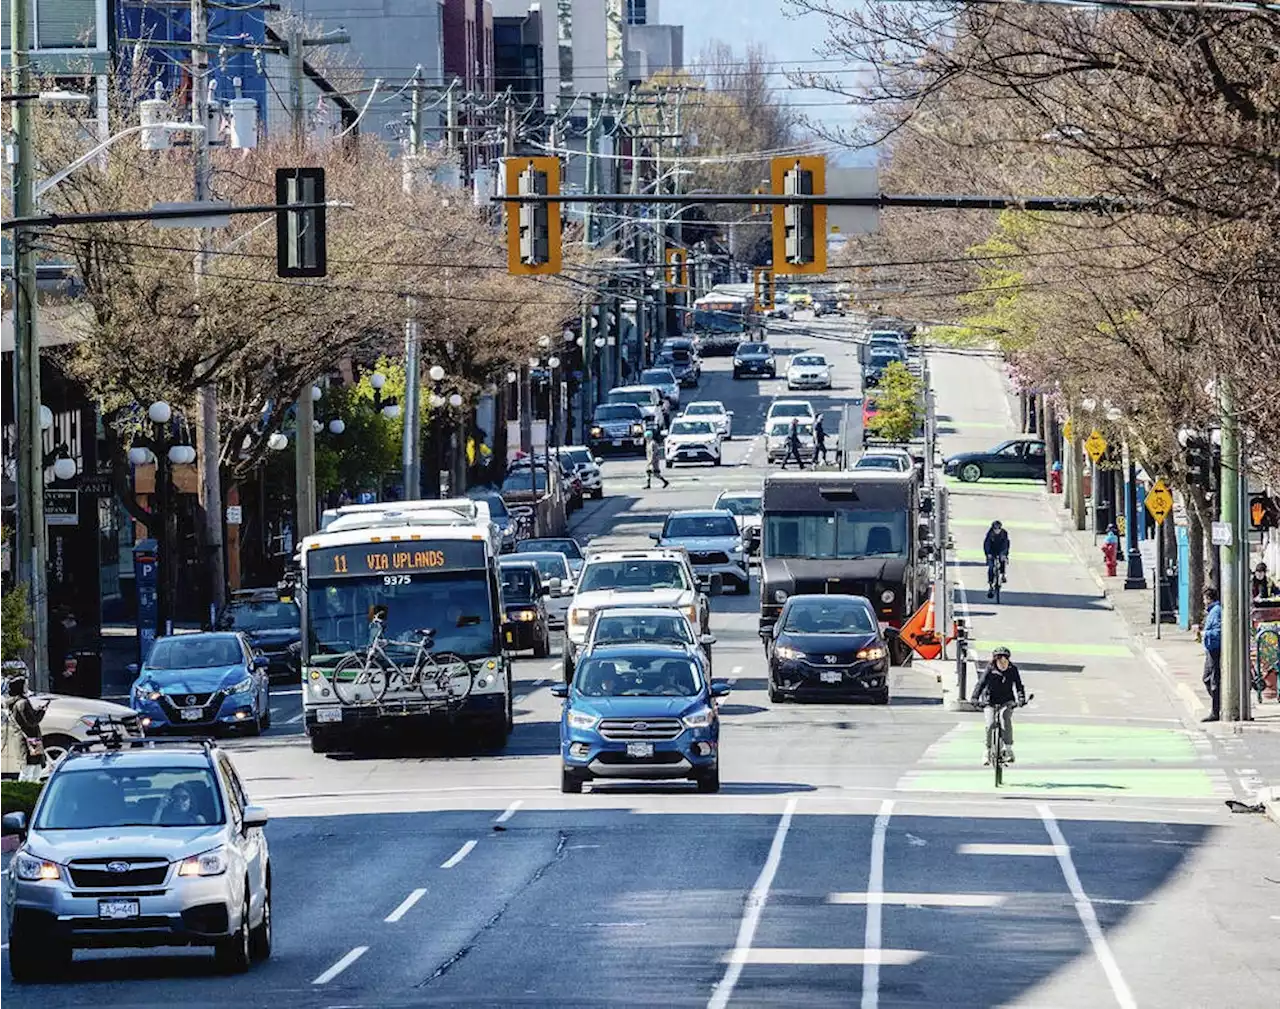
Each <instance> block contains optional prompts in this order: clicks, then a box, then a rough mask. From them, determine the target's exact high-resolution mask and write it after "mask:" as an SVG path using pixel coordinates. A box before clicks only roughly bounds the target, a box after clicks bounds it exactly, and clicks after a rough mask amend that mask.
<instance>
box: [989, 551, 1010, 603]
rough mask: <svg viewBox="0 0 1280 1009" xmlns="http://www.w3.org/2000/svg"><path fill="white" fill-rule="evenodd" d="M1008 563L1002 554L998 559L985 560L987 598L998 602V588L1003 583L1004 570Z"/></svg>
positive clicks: (1007, 559)
mask: <svg viewBox="0 0 1280 1009" xmlns="http://www.w3.org/2000/svg"><path fill="white" fill-rule="evenodd" d="M1008 563H1009V558H1008V557H1006V556H1005V555H1004V554H1001V555H1000V556H999V557H988V558H987V597H988V598H994V599H995V601H996V602H997V603H998V602H1000V586H1001V585H1003V584H1004V581H1005V569H1006V566H1007V565H1008Z"/></svg>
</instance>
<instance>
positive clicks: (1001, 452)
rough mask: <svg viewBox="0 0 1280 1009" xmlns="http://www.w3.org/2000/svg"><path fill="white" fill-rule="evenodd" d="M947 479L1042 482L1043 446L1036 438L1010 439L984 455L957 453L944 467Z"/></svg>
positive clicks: (969, 481) (968, 481) (966, 481)
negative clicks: (955, 477)
mask: <svg viewBox="0 0 1280 1009" xmlns="http://www.w3.org/2000/svg"><path fill="white" fill-rule="evenodd" d="M943 467H944V472H945V473H946V474H947V476H958V477H959V478H960V479H961V480H963V481H964V482H965V483H973V482H974V481H976V480H981V479H983V478H984V477H990V478H994V479H1006V480H1009V479H1012V480H1043V479H1044V442H1043V441H1041V440H1040V439H1039V438H1035V437H1031V438H1012V439H1010V440H1009V441H1005V442H1001V443H1000V444H999V445H997V446H996V447H995V448H993V449H989V450H987V451H986V452H961V453H959V454H958V455H953V456H951V457H950V458H948V459H947V460H946V461H945V462H944V464H943Z"/></svg>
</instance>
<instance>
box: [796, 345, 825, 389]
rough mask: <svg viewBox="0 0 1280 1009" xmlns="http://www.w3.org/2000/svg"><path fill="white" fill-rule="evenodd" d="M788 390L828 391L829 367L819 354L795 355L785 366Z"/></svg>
mask: <svg viewBox="0 0 1280 1009" xmlns="http://www.w3.org/2000/svg"><path fill="white" fill-rule="evenodd" d="M787 388H788V389H830V388H831V365H830V364H828V363H827V359H826V358H825V357H823V356H822V355H821V354H797V355H796V356H795V357H793V358H792V359H791V363H790V364H788V365H787Z"/></svg>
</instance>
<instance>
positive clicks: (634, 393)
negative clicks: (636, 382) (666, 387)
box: [609, 389, 653, 406]
mask: <svg viewBox="0 0 1280 1009" xmlns="http://www.w3.org/2000/svg"><path fill="white" fill-rule="evenodd" d="M609 402H610V403H634V404H636V406H640V405H641V404H643V405H644V406H651V405H652V404H653V396H652V394H651V393H650V392H649V390H648V389H631V390H628V391H626V392H623V391H620V390H618V389H614V390H613V392H611V393H609Z"/></svg>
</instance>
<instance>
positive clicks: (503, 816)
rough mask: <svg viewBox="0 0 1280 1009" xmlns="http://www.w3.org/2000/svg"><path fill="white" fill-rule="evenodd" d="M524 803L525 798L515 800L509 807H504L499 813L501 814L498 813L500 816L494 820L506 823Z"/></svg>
mask: <svg viewBox="0 0 1280 1009" xmlns="http://www.w3.org/2000/svg"><path fill="white" fill-rule="evenodd" d="M523 805H524V800H523V799H516V801H515V802H513V803H512V804H511V805H510V806H508V807H507V808H506V809H504V810H503V811H502V812H501V813H499V814H498V818H497V819H496V820H494V821H493V822H494V823H506V822H507V821H508V820H510V819H511V818H512V817H513V816H515V815H516V810H517V809H519V808H520V807H521V806H523Z"/></svg>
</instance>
